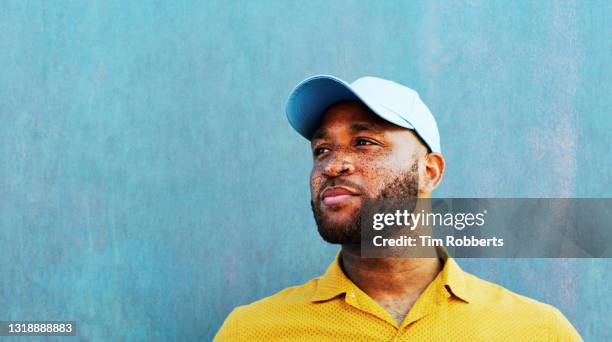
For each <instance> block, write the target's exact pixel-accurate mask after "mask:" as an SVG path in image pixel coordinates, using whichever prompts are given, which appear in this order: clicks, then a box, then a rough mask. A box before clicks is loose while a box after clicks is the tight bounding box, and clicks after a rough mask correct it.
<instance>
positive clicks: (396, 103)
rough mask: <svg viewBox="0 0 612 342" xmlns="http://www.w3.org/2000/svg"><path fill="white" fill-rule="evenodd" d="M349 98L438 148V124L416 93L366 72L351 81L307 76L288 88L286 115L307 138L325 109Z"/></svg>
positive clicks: (437, 150) (433, 150)
mask: <svg viewBox="0 0 612 342" xmlns="http://www.w3.org/2000/svg"><path fill="white" fill-rule="evenodd" d="M350 100H355V101H361V102H363V103H364V104H365V105H366V106H367V107H368V108H370V109H371V110H372V111H373V112H374V113H376V115H378V116H380V117H381V118H383V119H385V120H387V121H388V122H391V123H393V124H395V125H398V126H400V127H405V128H408V129H411V130H413V131H414V132H415V133H416V134H417V135H418V136H419V137H420V138H421V139H422V140H423V141H424V142H425V144H426V145H427V146H428V147H429V149H430V150H431V151H432V152H441V148H440V134H439V132H438V125H437V124H436V120H435V119H434V117H433V115H432V114H431V112H430V111H429V108H427V106H426V105H425V103H423V101H421V98H420V97H419V94H418V93H417V92H416V91H414V90H412V89H410V88H408V87H405V86H403V85H401V84H398V83H395V82H392V81H389V80H385V79H382V78H378V77H371V76H366V77H362V78H359V79H358V80H356V81H355V82H353V83H347V82H346V81H343V80H341V79H339V78H337V77H334V76H329V75H316V76H312V77H309V78H307V79H305V80H304V81H302V82H300V83H299V84H298V85H297V86H296V87H295V88H294V89H293V91H291V94H290V95H289V99H288V100H287V106H286V112H287V119H288V120H289V123H290V124H291V126H292V127H293V128H294V129H295V130H296V131H297V132H298V133H300V134H301V135H302V136H303V137H305V138H306V139H308V140H310V139H311V138H312V135H313V134H314V132H315V130H316V129H317V126H318V125H319V122H320V121H321V118H322V116H323V114H324V113H325V110H327V108H328V107H329V106H331V105H332V104H334V103H336V102H340V101H350Z"/></svg>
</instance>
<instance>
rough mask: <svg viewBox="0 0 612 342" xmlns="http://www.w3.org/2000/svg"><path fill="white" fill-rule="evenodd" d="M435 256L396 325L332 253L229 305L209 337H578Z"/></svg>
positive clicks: (547, 310) (547, 312) (534, 306)
mask: <svg viewBox="0 0 612 342" xmlns="http://www.w3.org/2000/svg"><path fill="white" fill-rule="evenodd" d="M442 260H443V261H444V267H443V269H442V271H441V272H440V273H439V274H438V275H437V276H436V278H435V279H434V280H433V281H432V282H431V283H430V284H429V285H428V287H427V288H426V289H425V291H424V292H423V293H422V294H421V296H420V297H419V299H418V300H417V301H416V303H415V304H414V306H413V307H412V308H411V309H410V312H409V313H408V315H407V316H406V317H405V319H404V321H403V322H402V324H401V325H399V326H398V325H397V323H396V321H395V320H394V319H393V318H392V317H391V315H390V314H389V313H388V312H387V311H385V309H383V308H382V307H381V306H380V305H379V304H378V303H376V302H375V301H374V300H373V299H372V298H370V297H369V296H368V295H367V294H366V293H365V292H363V291H362V290H360V289H359V288H358V287H357V286H356V285H355V284H354V283H353V282H352V281H351V280H349V279H348V278H347V277H346V275H345V274H344V272H343V271H342V269H341V268H340V253H338V255H337V256H336V259H335V260H334V262H333V263H332V264H331V266H330V267H329V269H328V270H327V272H326V273H325V274H324V275H323V276H321V277H318V278H315V279H313V280H311V281H309V282H307V283H305V284H303V285H300V286H295V287H290V288H287V289H285V290H282V291H280V292H278V293H277V294H275V295H272V296H270V297H267V298H264V299H262V300H259V301H257V302H254V303H252V304H249V305H245V306H240V307H237V308H236V309H234V311H232V313H231V314H230V315H229V316H228V317H227V319H226V320H225V322H224V323H223V326H222V327H221V329H220V330H219V332H218V333H217V336H216V337H215V341H351V342H355V341H582V339H581V338H580V335H578V333H577V332H576V330H575V329H574V327H573V326H572V325H571V323H570V322H569V321H568V320H567V319H566V318H565V317H564V316H563V314H562V313H561V312H560V311H559V310H557V309H556V308H554V307H553V306H550V305H548V304H543V303H540V302H537V301H535V300H533V299H529V298H527V297H524V296H521V295H518V294H516V293H513V292H511V291H509V290H507V289H505V288H503V287H501V286H499V285H495V284H492V283H489V282H487V281H484V280H482V279H479V278H477V277H476V276H474V275H471V274H469V273H467V272H464V271H462V270H461V268H459V266H458V265H457V263H456V262H455V261H454V260H453V259H452V258H449V257H448V256H446V255H444V256H443V257H442Z"/></svg>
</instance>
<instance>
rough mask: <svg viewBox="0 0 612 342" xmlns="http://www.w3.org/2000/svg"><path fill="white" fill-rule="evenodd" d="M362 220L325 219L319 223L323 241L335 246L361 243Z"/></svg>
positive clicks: (318, 226)
mask: <svg viewBox="0 0 612 342" xmlns="http://www.w3.org/2000/svg"><path fill="white" fill-rule="evenodd" d="M359 222H360V220H359V219H358V218H357V219H355V218H348V219H343V220H338V219H335V220H333V219H324V220H321V222H317V228H318V230H319V234H320V235H321V237H322V238H323V240H325V241H327V242H329V243H333V244H359V243H361V230H360V229H361V227H360V223H359Z"/></svg>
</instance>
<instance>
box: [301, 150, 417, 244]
mask: <svg viewBox="0 0 612 342" xmlns="http://www.w3.org/2000/svg"><path fill="white" fill-rule="evenodd" d="M325 185H326V184H324V186H323V187H321V189H323V188H324V187H325ZM418 190H419V177H418V162H417V161H415V162H414V163H413V164H412V166H411V167H410V169H409V170H408V171H406V172H405V173H403V174H400V175H398V176H397V177H396V178H394V179H393V180H391V181H390V182H387V183H386V184H385V185H384V186H383V188H382V189H381V191H380V193H379V194H378V195H377V196H375V197H372V199H374V200H387V199H388V200H406V199H416V197H417V195H418ZM379 202H380V201H379ZM411 203H414V205H416V201H411ZM362 206H363V202H362ZM411 206H412V207H411V208H408V209H409V210H410V211H413V210H414V206H413V205H412V204H411ZM310 207H311V209H312V213H313V215H314V219H315V222H316V223H317V229H318V230H319V234H320V235H321V237H322V238H323V240H325V241H327V242H329V243H332V244H342V245H359V244H361V216H362V215H361V212H362V209H363V208H361V207H360V208H357V209H355V210H353V212H352V213H351V214H350V215H349V218H348V219H347V220H345V221H344V222H341V223H337V222H330V220H329V219H328V218H327V217H326V216H325V214H324V213H323V211H322V210H321V207H320V206H319V205H315V204H314V202H313V201H312V200H311V201H310Z"/></svg>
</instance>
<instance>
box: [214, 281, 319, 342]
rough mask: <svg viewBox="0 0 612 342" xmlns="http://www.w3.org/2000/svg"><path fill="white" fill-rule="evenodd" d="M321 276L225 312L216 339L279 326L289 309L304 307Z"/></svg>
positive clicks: (240, 337) (297, 309) (220, 339)
mask: <svg viewBox="0 0 612 342" xmlns="http://www.w3.org/2000/svg"><path fill="white" fill-rule="evenodd" d="M319 279H320V277H317V278H314V279H311V280H309V281H308V282H306V283H304V284H302V285H297V286H291V287H287V288H285V289H283V290H281V291H279V292H277V293H275V294H273V295H271V296H268V297H265V298H262V299H260V300H257V301H255V302H253V303H250V304H246V305H241V306H238V307H236V308H235V309H234V310H232V312H231V313H230V314H229V315H228V316H227V318H226V319H225V321H224V322H223V325H222V326H221V329H220V330H219V332H218V333H217V336H216V337H215V340H219V341H224V340H228V341H230V340H237V339H244V338H247V336H245V335H244V334H246V333H257V332H261V331H265V330H266V328H267V326H268V325H269V326H268V328H271V327H274V328H278V325H279V324H280V323H281V321H282V320H280V319H279V318H281V317H287V316H288V315H291V313H292V312H300V311H303V310H304V309H305V307H306V305H307V304H309V303H310V302H311V298H312V296H313V295H314V293H315V291H316V289H317V284H318V281H319Z"/></svg>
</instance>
